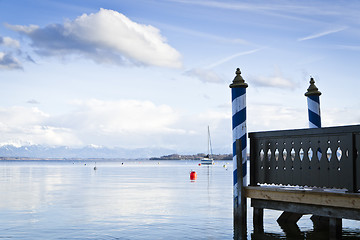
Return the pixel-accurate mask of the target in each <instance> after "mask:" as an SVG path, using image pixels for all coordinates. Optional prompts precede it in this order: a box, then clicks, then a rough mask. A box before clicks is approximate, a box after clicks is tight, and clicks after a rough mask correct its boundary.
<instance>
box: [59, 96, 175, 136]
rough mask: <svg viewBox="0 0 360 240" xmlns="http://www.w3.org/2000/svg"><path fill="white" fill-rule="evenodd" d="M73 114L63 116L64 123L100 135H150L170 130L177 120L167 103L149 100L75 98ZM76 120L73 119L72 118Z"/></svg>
mask: <svg viewBox="0 0 360 240" xmlns="http://www.w3.org/2000/svg"><path fill="white" fill-rule="evenodd" d="M73 104H74V105H75V106H76V110H75V111H74V113H71V114H69V115H68V116H66V118H67V119H64V120H65V121H66V122H65V124H67V125H68V124H69V125H70V126H71V127H72V128H74V127H76V129H82V131H96V132H98V133H100V134H105V135H108V134H122V133H124V134H133V133H134V134H141V133H143V134H149V133H156V132H161V133H169V132H174V131H176V130H174V129H172V128H170V126H171V124H173V123H174V122H175V121H176V120H177V113H176V112H175V111H174V110H173V109H172V108H171V107H169V106H167V105H158V106H157V105H155V104H154V103H152V102H150V101H137V100H119V101H101V100H97V99H92V100H88V101H82V100H78V101H75V102H74V103H73ZM74 118H75V119H77V121H76V122H73V121H72V119H74Z"/></svg>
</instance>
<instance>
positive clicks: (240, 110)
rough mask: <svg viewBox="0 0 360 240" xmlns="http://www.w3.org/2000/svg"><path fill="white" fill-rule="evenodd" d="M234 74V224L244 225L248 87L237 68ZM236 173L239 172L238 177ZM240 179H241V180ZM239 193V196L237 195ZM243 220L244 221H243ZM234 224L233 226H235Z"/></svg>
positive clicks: (232, 84) (232, 92) (231, 86)
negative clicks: (238, 144) (238, 157)
mask: <svg viewBox="0 0 360 240" xmlns="http://www.w3.org/2000/svg"><path fill="white" fill-rule="evenodd" d="M235 73H236V76H235V78H234V80H233V82H232V83H231V84H230V88H231V98H232V135H233V176H234V178H233V179H234V180H233V190H234V195H233V196H234V199H233V200H234V224H235V225H239V224H240V225H244V224H245V227H246V198H245V197H244V196H241V192H242V186H241V183H239V182H238V179H240V182H242V185H243V186H245V185H247V182H246V177H247V176H246V158H247V153H246V140H247V130H246V88H247V87H248V85H247V83H245V81H244V79H243V78H242V77H241V71H240V69H239V68H237V69H236V72H235ZM238 139H239V140H240V141H238V143H239V142H241V145H240V146H241V151H239V150H238V152H239V153H241V154H240V155H241V158H242V159H241V160H242V161H239V162H242V164H241V165H242V166H240V167H242V169H241V168H240V169H238V164H237V154H236V152H237V149H236V145H237V144H236V142H237V140H238ZM238 174H241V175H240V176H239V177H242V178H238ZM241 180H242V181H241ZM239 195H240V196H239ZM244 221H245V222H244ZM235 225H234V226H235Z"/></svg>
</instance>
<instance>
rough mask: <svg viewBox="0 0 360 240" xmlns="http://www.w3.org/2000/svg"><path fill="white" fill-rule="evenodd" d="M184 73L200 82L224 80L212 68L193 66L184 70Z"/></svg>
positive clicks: (219, 81) (220, 81)
mask: <svg viewBox="0 0 360 240" xmlns="http://www.w3.org/2000/svg"><path fill="white" fill-rule="evenodd" d="M185 75H188V76H191V77H196V78H197V79H199V80H200V81H202V82H210V83H222V82H224V80H223V79H222V78H221V77H220V76H219V75H218V74H217V73H216V72H214V71H213V70H211V69H204V68H193V69H191V70H188V71H186V72H185Z"/></svg>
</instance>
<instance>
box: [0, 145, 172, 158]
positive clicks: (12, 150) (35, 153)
mask: <svg viewBox="0 0 360 240" xmlns="http://www.w3.org/2000/svg"><path fill="white" fill-rule="evenodd" d="M173 152H174V150H170V149H163V148H137V149H125V148H107V147H101V146H95V145H90V146H86V147H82V148H70V147H65V146H59V147H51V146H43V145H28V146H14V145H4V146H1V147H0V157H19V158H21V157H23V158H150V157H153V156H161V155H166V154H171V153H173Z"/></svg>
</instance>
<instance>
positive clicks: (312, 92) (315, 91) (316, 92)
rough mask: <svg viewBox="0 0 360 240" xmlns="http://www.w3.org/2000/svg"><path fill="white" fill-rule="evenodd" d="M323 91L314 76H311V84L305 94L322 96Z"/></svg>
mask: <svg viewBox="0 0 360 240" xmlns="http://www.w3.org/2000/svg"><path fill="white" fill-rule="evenodd" d="M320 95H321V92H320V91H319V89H318V88H317V87H316V86H315V80H314V78H313V77H310V86H309V88H308V89H307V92H306V93H305V96H306V97H308V96H320Z"/></svg>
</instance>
